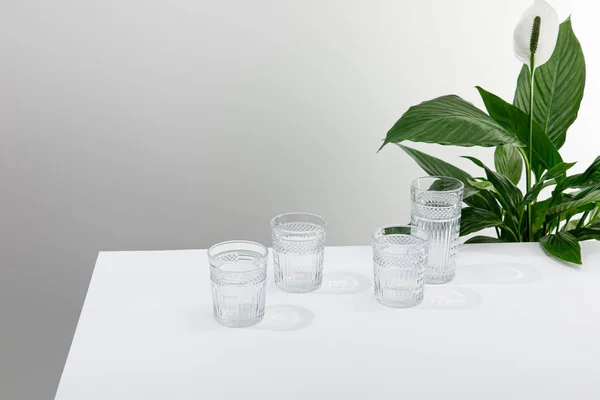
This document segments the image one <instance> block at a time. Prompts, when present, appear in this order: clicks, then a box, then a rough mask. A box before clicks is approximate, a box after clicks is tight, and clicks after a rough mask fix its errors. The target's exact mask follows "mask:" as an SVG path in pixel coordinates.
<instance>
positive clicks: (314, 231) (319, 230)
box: [271, 211, 327, 236]
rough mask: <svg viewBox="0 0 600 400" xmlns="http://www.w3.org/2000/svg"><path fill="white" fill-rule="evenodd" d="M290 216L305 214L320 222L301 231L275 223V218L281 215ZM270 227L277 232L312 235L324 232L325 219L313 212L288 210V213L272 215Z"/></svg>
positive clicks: (279, 217) (325, 226)
mask: <svg viewBox="0 0 600 400" xmlns="http://www.w3.org/2000/svg"><path fill="white" fill-rule="evenodd" d="M290 216H307V217H311V218H314V219H315V220H317V221H319V222H320V223H321V224H320V225H319V226H317V227H316V228H314V229H311V230H309V231H302V232H298V231H295V230H293V229H285V228H282V227H281V225H277V224H276V222H275V221H276V220H278V219H281V218H282V217H290ZM271 228H272V229H273V230H275V231H277V232H283V233H289V234H293V235H296V236H310V235H314V234H317V233H322V232H325V231H326V230H327V220H326V219H325V218H323V217H321V216H320V215H318V214H313V213H308V212H302V211H295V212H288V213H283V214H279V215H276V216H275V217H273V218H272V219H271Z"/></svg>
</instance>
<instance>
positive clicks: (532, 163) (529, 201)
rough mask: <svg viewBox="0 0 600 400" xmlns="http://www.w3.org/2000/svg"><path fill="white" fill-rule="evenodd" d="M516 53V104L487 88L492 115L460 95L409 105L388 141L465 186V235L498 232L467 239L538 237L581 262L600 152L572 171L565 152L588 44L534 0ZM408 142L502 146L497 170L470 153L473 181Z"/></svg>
mask: <svg viewBox="0 0 600 400" xmlns="http://www.w3.org/2000/svg"><path fill="white" fill-rule="evenodd" d="M514 52H515V55H516V57H517V58H518V59H519V60H520V61H521V62H523V64H524V65H523V67H522V69H521V72H520V74H519V76H518V79H517V89H516V92H515V97H514V99H513V102H512V104H510V103H508V102H506V101H504V100H503V99H501V98H500V97H498V96H496V95H494V94H492V93H490V92H488V91H486V90H484V89H483V88H481V87H477V90H478V91H479V94H480V96H481V98H482V100H483V103H484V105H485V108H486V110H487V114H486V113H484V112H483V111H481V110H479V109H478V108H476V107H475V106H474V105H472V104H471V103H468V102H466V101H465V100H463V99H462V98H460V97H458V96H455V95H449V96H442V97H438V98H436V99H433V100H429V101H425V102H423V103H421V104H419V105H416V106H413V107H411V108H409V109H408V111H407V112H406V113H405V114H404V115H403V116H402V117H401V118H400V119H399V120H398V122H396V124H395V125H394V126H393V127H392V128H391V129H390V130H389V132H388V133H387V136H386V138H385V140H384V143H383V145H382V146H381V147H382V148H383V147H384V146H385V145H387V144H388V143H396V144H398V145H399V146H400V147H401V148H402V149H403V150H404V151H405V152H406V153H407V154H408V155H409V156H411V157H412V158H413V159H414V160H415V161H416V162H417V163H418V164H419V165H420V166H421V168H423V169H424V170H425V171H426V172H427V173H428V174H430V175H437V176H451V177H454V178H457V179H459V180H461V181H462V182H463V183H464V184H465V199H464V202H465V204H466V207H465V208H463V210H462V221H461V232H460V233H461V236H464V235H470V234H473V233H476V232H479V231H481V230H483V229H486V228H494V229H495V232H496V236H495V237H491V236H482V235H479V236H474V237H471V238H470V239H468V240H467V241H466V243H498V242H540V243H541V245H542V246H543V248H544V249H545V250H546V251H547V253H548V254H550V255H551V256H553V257H555V258H557V259H559V260H562V261H565V262H568V263H574V264H581V248H580V245H579V242H580V241H585V240H592V239H595V240H598V239H600V157H598V158H596V160H595V161H594V162H593V163H592V165H590V166H589V167H588V168H587V169H586V170H585V171H584V172H583V173H579V174H573V175H570V176H568V175H567V172H568V170H569V169H570V168H571V167H573V165H574V164H575V163H567V162H565V161H563V159H562V157H561V155H560V153H559V149H560V148H561V147H562V146H563V145H564V143H565V140H566V136H567V129H568V128H569V127H570V126H571V125H572V124H573V122H574V121H575V119H576V118H577V113H578V111H579V106H580V104H581V100H582V98H583V91H584V87H585V60H584V57H583V52H582V50H581V45H580V44H579V41H578V40H577V37H576V36H575V34H574V33H573V29H572V26H571V20H570V18H568V19H567V20H566V21H564V22H563V23H561V24H559V22H558V17H557V14H556V11H555V10H554V9H553V8H552V7H551V6H550V5H549V4H548V3H547V2H546V1H544V0H535V2H534V4H533V5H532V6H531V7H530V8H529V9H528V10H527V11H525V13H524V14H523V16H522V18H521V20H520V21H519V24H518V25H517V27H516V28H515V31H514ZM407 140H408V141H412V142H423V143H436V144H441V145H454V146H465V147H470V146H482V147H495V152H494V164H495V170H493V169H492V168H490V167H488V166H487V165H485V164H484V163H482V162H481V161H480V160H478V159H476V158H474V157H465V158H467V159H469V160H470V161H472V162H473V163H474V164H475V165H477V166H478V167H480V168H482V171H483V173H482V175H483V176H481V177H473V176H471V175H469V174H468V173H467V172H465V171H463V170H461V169H459V168H457V167H455V166H453V165H451V164H449V163H447V162H445V161H442V160H440V159H438V158H435V157H432V156H430V155H427V154H425V153H423V152H421V151H418V150H415V149H413V148H410V147H406V146H405V145H403V144H401V143H402V142H404V141H407ZM380 150H381V149H380ZM523 166H524V167H525V171H524V172H525V173H524V175H525V184H524V190H521V188H519V186H518V185H519V182H520V180H521V176H522V175H523ZM521 186H522V187H523V185H521ZM544 189H546V190H544ZM542 191H543V192H542ZM543 193H549V196H547V197H546V198H542V197H543Z"/></svg>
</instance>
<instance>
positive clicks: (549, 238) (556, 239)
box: [540, 232, 581, 265]
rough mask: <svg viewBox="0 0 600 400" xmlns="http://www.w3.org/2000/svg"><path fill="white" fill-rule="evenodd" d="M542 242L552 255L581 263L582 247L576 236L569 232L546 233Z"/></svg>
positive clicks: (566, 260) (570, 261) (574, 262)
mask: <svg viewBox="0 0 600 400" xmlns="http://www.w3.org/2000/svg"><path fill="white" fill-rule="evenodd" d="M540 243H541V245H542V247H543V248H544V250H546V252H548V254H550V255H551V256H553V257H555V258H557V259H559V260H561V261H565V262H569V263H573V264H578V265H581V247H580V246H579V241H578V240H577V238H576V237H575V236H573V235H572V234H570V233H568V232H559V233H557V234H552V235H546V236H544V237H543V238H542V239H541V240H540Z"/></svg>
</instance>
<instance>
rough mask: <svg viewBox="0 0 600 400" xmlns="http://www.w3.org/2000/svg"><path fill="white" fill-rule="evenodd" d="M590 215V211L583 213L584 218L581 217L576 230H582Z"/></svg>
mask: <svg viewBox="0 0 600 400" xmlns="http://www.w3.org/2000/svg"><path fill="white" fill-rule="evenodd" d="M588 215H590V212H589V211H586V212H584V213H583V217H581V219H580V220H579V223H578V224H577V227H576V228H575V229H580V228H581V227H582V226H583V224H584V222H585V219H586V218H587V217H588Z"/></svg>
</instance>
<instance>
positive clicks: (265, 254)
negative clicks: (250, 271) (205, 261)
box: [206, 240, 269, 274]
mask: <svg viewBox="0 0 600 400" xmlns="http://www.w3.org/2000/svg"><path fill="white" fill-rule="evenodd" d="M233 244H238V245H251V246H255V247H256V248H257V249H260V257H257V258H255V259H254V260H252V261H251V262H252V263H255V262H256V261H259V263H260V264H262V263H264V262H266V261H267V260H268V258H269V249H268V248H267V247H266V246H265V245H263V244H260V243H258V242H254V241H252V240H227V241H225V242H220V243H217V244H214V245H212V246H210V247H209V249H208V250H207V251H206V254H207V255H208V258H209V260H217V258H216V256H217V255H218V254H219V253H215V249H216V248H217V247H221V246H226V245H233ZM211 266H212V265H211ZM257 268H259V266H257ZM220 273H225V274H239V273H240V272H239V271H223V270H221V271H220Z"/></svg>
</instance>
